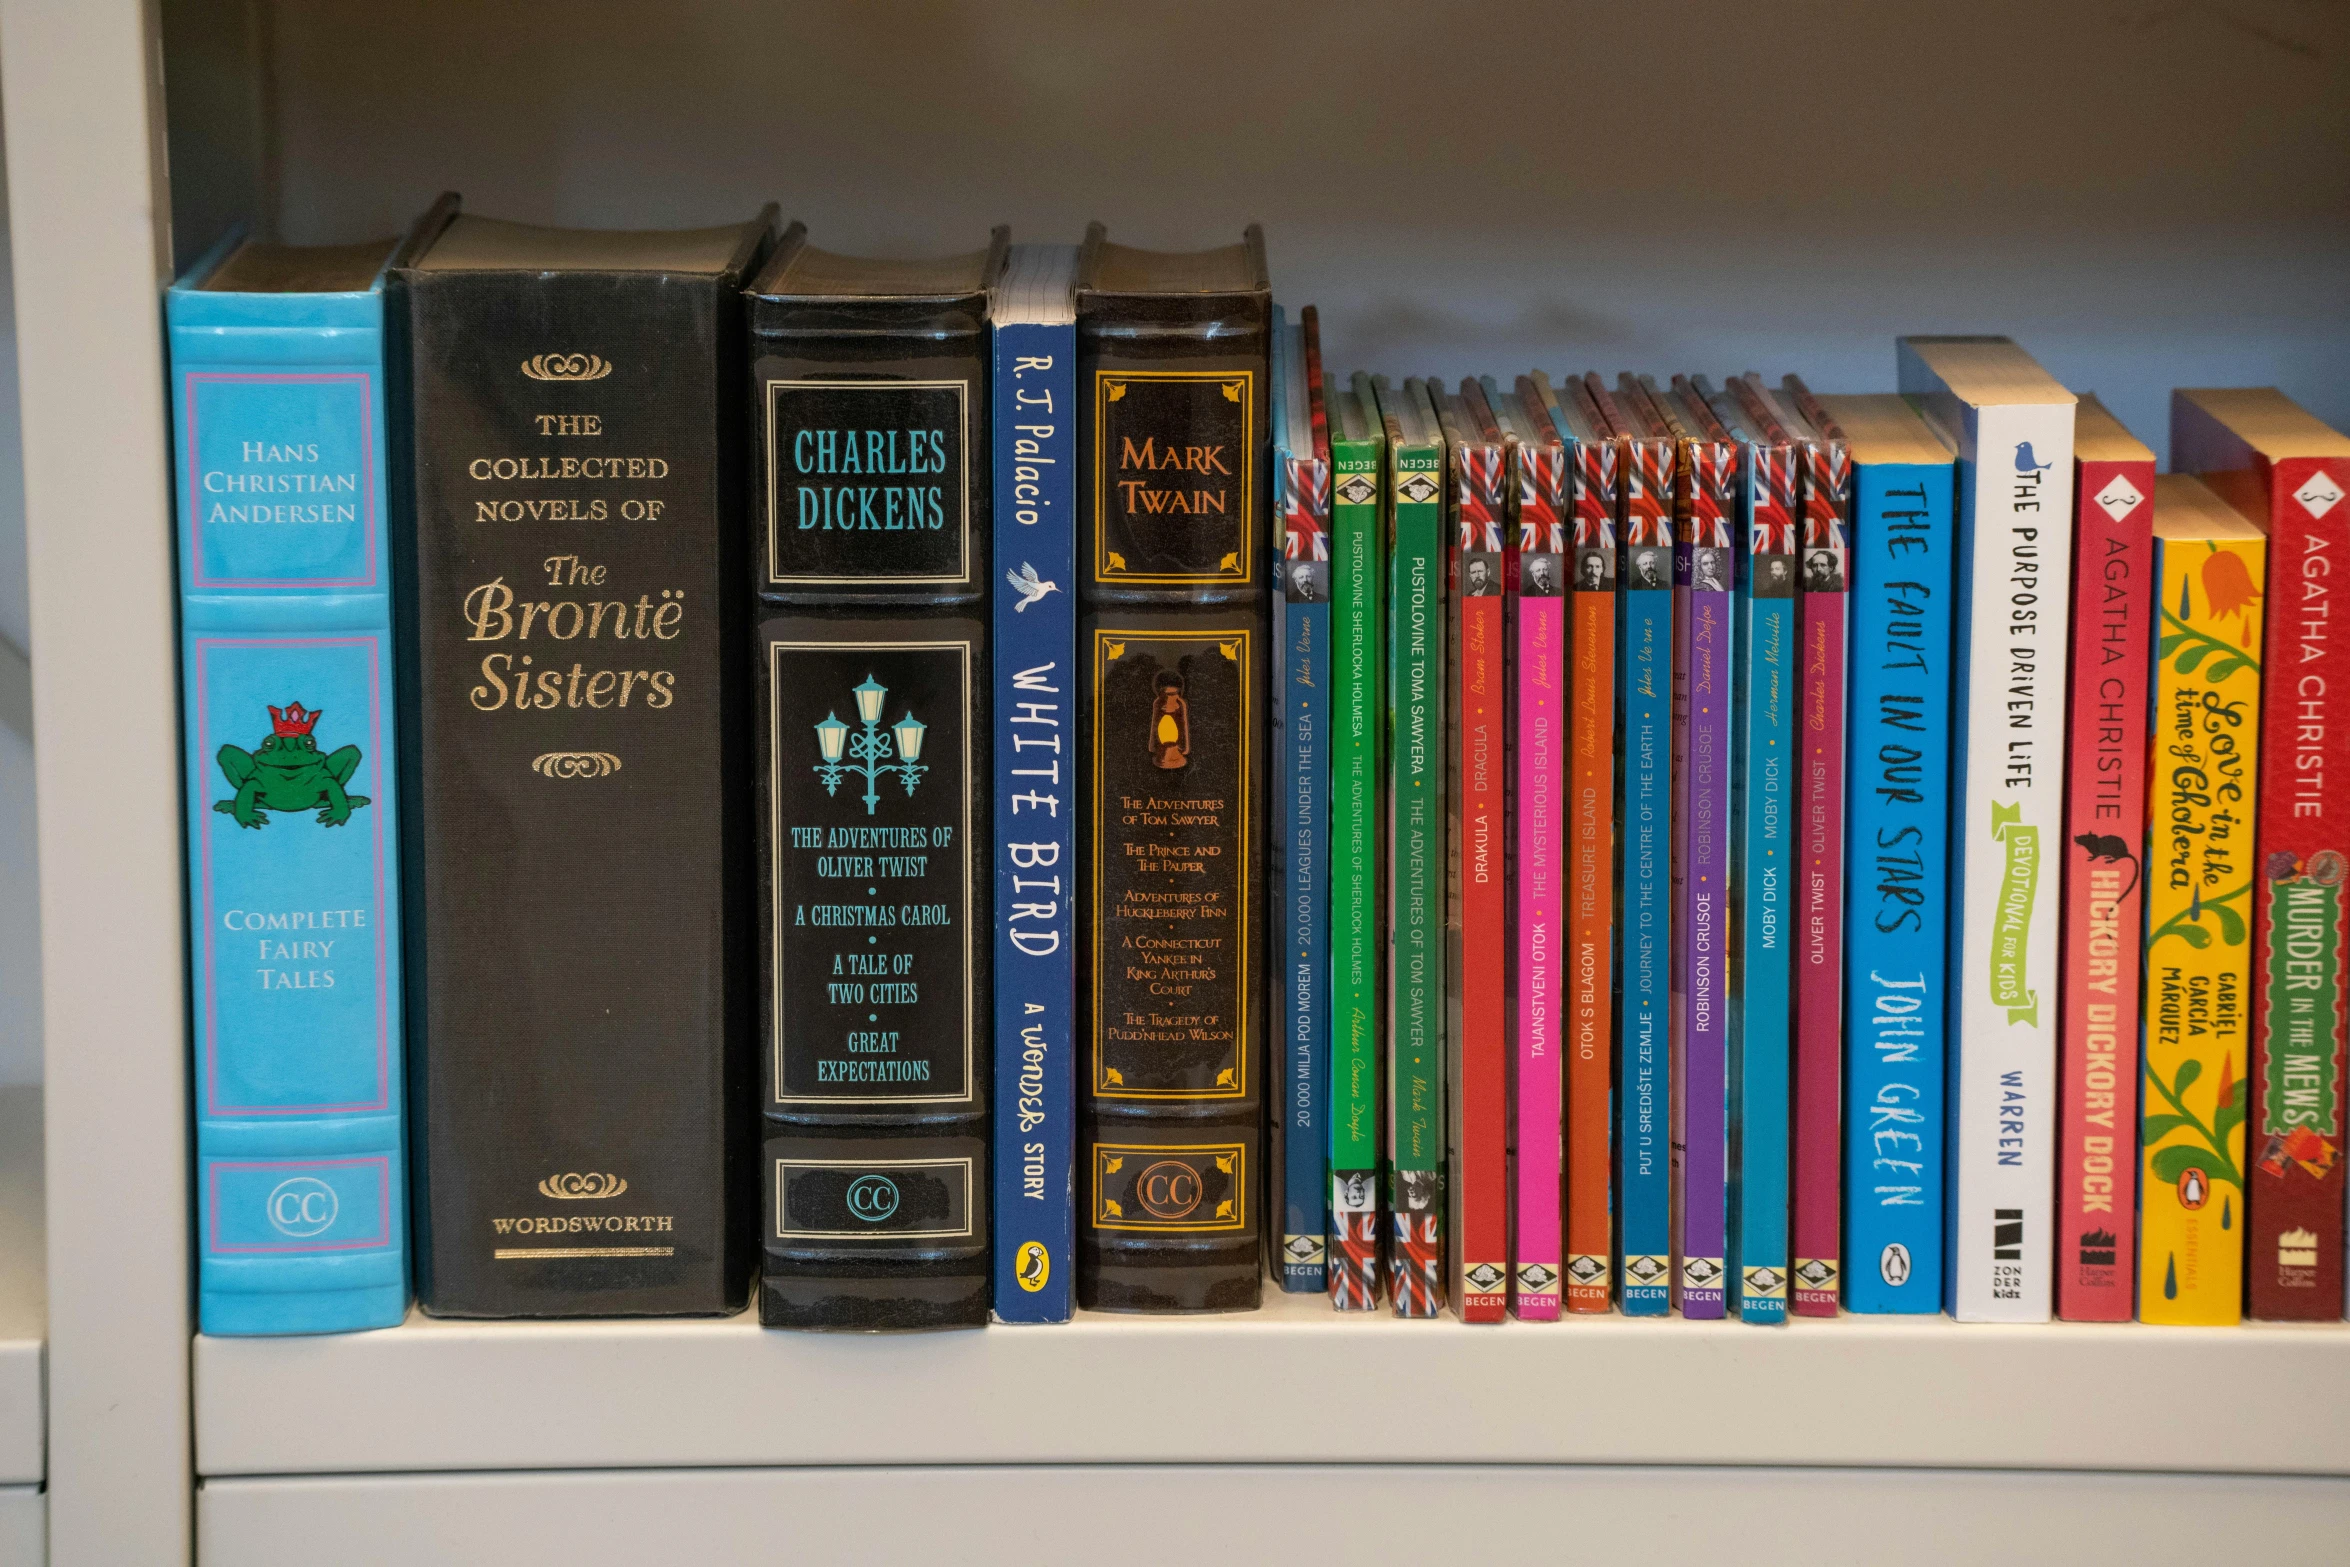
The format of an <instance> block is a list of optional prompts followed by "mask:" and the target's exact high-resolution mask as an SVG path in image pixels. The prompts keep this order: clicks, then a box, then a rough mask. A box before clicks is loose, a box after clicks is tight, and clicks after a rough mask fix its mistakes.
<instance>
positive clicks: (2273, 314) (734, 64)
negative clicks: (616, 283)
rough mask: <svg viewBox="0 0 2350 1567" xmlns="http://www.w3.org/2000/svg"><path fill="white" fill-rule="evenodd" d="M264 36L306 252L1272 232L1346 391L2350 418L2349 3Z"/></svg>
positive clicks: (1820, 0) (277, 4) (274, 142)
mask: <svg viewBox="0 0 2350 1567" xmlns="http://www.w3.org/2000/svg"><path fill="white" fill-rule="evenodd" d="M179 3H181V4H195V3H198V0H179ZM209 3H212V4H218V3H219V0H209ZM254 3H256V4H260V5H261V6H263V8H264V9H263V13H262V14H263V24H262V26H261V27H259V28H258V29H257V30H256V37H257V38H258V40H259V43H258V47H259V49H260V50H261V52H262V54H263V57H264V58H265V59H266V60H267V61H268V62H269V65H268V70H267V72H266V73H265V74H266V82H265V84H264V88H263V95H264V101H265V104H266V113H267V115H268V117H269V118H270V120H271V121H272V122H273V123H274V130H273V131H272V132H271V133H270V134H269V136H268V138H267V140H268V144H269V149H270V151H269V156H268V158H267V159H266V164H267V166H266V167H265V168H264V170H263V171H262V177H263V179H264V181H265V183H266V185H267V186H268V187H272V188H274V190H275V198H274V199H275V203H276V206H277V212H278V217H279V219H280V221H281V224H282V227H283V229H284V232H285V235H286V237H287V238H289V239H295V240H328V239H342V238H356V237H360V236H363V235H365V234H367V233H369V232H371V231H381V232H390V231H391V230H393V229H394V228H396V227H397V226H399V225H400V224H402V223H404V222H405V221H406V220H407V219H408V218H409V217H410V216H411V215H412V214H414V213H415V212H416V211H418V210H419V209H420V208H421V207H422V206H423V205H424V204H425V203H426V202H427V201H429V200H430V199H431V197H432V195H433V194H434V193H435V192H436V191H438V190H440V189H442V188H445V187H454V188H457V189H459V190H462V191H463V192H464V193H465V195H466V198H467V200H468V203H469V205H470V206H471V207H472V208H473V209H474V210H477V211H482V212H487V213H492V214H496V215H503V216H511V217H516V218H522V219H528V220H535V221H542V222H559V223H579V224H609V225H615V226H633V227H654V226H664V225H671V224H684V223H699V222H712V221H721V220H724V219H727V218H732V217H736V216H740V215H747V214H748V213H749V212H750V211H751V210H753V209H754V208H755V207H756V206H757V205H758V204H759V203H761V202H763V201H767V200H780V201H781V202H782V203H783V205H784V208H785V210H786V215H787V216H793V215H796V216H800V217H803V218H805V219H806V220H807V221H808V223H809V225H810V228H811V230H812V231H813V234H814V237H815V239H816V242H817V243H819V244H822V245H826V246H829V247H833V248H838V249H844V250H851V251H856V250H869V251H874V252H898V253H907V254H913V253H921V252H926V251H927V252H937V251H944V250H949V249H962V248H967V247H970V246H973V245H976V244H977V243H979V242H980V236H981V235H982V234H983V232H984V230H985V229H986V227H987V225H989V224H990V223H995V222H1009V223H1011V224H1012V226H1013V232H1014V234H1015V236H1016V237H1028V238H1048V237H1066V238H1075V237H1076V236H1077V235H1078V234H1079V232H1080V231H1081V229H1082V226H1083V224H1084V222H1085V221H1086V220H1087V219H1088V218H1093V217H1099V218H1101V219H1103V220H1104V221H1106V222H1108V223H1109V224H1110V226H1111V230H1112V232H1113V234H1114V235H1116V236H1117V237H1119V238H1122V239H1125V240H1127V241H1129V242H1132V243H1137V244H1142V245H1149V246H1159V247H1166V248H1178V247H1189V246H1193V245H1197V244H1203V243H1213V242H1219V241H1222V240H1224V239H1226V238H1227V237H1228V236H1230V235H1232V234H1234V233H1236V231H1237V230H1238V229H1239V227H1240V226H1241V224H1242V223H1243V222H1245V221H1247V220H1249V219H1252V218H1254V219H1258V220H1261V221H1262V222H1263V223H1264V224H1265V225H1266V231H1267V235H1268V239H1269V243H1270V248H1271V252H1272V257H1273V263H1274V274H1275V280H1276V286H1277V289H1278V292H1279V293H1280V295H1281V297H1282V298H1283V299H1285V300H1286V301H1287V302H1289V303H1290V304H1292V305H1297V304H1304V303H1308V302H1318V303H1319V304H1320V305H1321V306H1322V310H1323V319H1324V333H1325V340H1326V342H1327V344H1328V347H1329V354H1330V360H1331V363H1332V366H1333V368H1335V369H1339V370H1342V371H1343V370H1351V369H1354V368H1367V369H1376V370H1388V371H1393V372H1397V373H1441V374H1443V375H1446V376H1448V377H1449V376H1458V375H1461V374H1465V373H1471V372H1486V371H1490V372H1493V373H1496V374H1502V373H1514V372H1515V371H1517V370H1520V369H1523V368H1525V367H1527V366H1529V365H1535V364H1539V365H1541V366H1544V367H1546V368H1549V369H1551V370H1553V371H1560V370H1567V369H1581V368H1585V367H1598V368H1602V369H1607V370H1610V371H1613V370H1615V369H1624V368H1628V369H1636V370H1652V371H1656V372H1658V373H1669V372H1671V371H1675V370H1705V371H1709V372H1711V373H1713V374H1715V375H1720V374H1722V373H1724V372H1726V371H1734V370H1740V369H1746V368H1753V369H1759V370H1763V371H1765V372H1767V373H1770V374H1772V375H1774V376H1775V375H1777V374H1778V373H1780V372H1782V371H1785V370H1790V369H1791V370H1796V371H1799V372H1801V373H1802V374H1803V375H1805V376H1806V377H1808V378H1809V379H1810V380H1811V381H1812V384H1813V385H1814V386H1815V387H1818V388H1821V389H1826V390H1853V391H1858V390H1868V389H1875V388H1890V386H1891V384H1892V374H1893V352H1892V346H1891V339H1892V338H1893V337H1894V336H1895V335H1896V334H1897V333H1899V332H1904V331H1909V332H1917V331H1928V332H1932V331H2005V332H2011V333H2013V334H2015V335H2016V336H2017V337H2019V338H2021V339H2022V340H2023V341H2024V342H2025V343H2026V344H2027V345H2028V346H2029V347H2031V348H2032V349H2033V350H2034V351H2035V352H2036V353H2037V354H2038V355H2039V356H2040V357H2041V359H2042V360H2043V361H2044V362H2045V363H2046V364H2047V365H2048V367H2049V368H2050V369H2051V370H2052V371H2054V372H2055V373H2056V374H2057V375H2058V376H2059V377H2061V378H2062V379H2064V380H2065V381H2066V382H2068V384H2071V385H2073V386H2075V387H2080V388H2093V389H2095V390H2097V391H2099V392H2100V393H2102V394H2104V395H2105V397H2106V398H2107V401H2108V402H2109V404H2110V405H2111V406H2112V407H2113V408H2114V410H2115V411H2116V412H2117V413H2118V414H2120V415H2121V416H2122V417H2123V418H2124V419H2125V420H2126V421H2127V422H2128V423H2130V424H2131V425H2132V427H2133V428H2135V429H2136V430H2137V431H2138V433H2139V434H2140V435H2141V436H2144V437H2146V438H2147V439H2149V440H2151V441H2153V442H2154V443H2155V444H2156V445H2157V446H2158V447H2159V446H2162V445H2164V444H2165V439H2164V438H2165V435H2166V431H2165V430H2164V423H2165V419H2166V414H2165V408H2166V406H2167V397H2168V390H2169V388H2170V387H2171V386H2173V385H2180V384H2187V385H2210V384H2244V383H2268V382H2274V383H2276V384H2278V385H2281V386H2283V387H2285V388H2286V389H2287V390H2288V391H2289V392H2291V393H2292V394H2293V395H2295V396H2297V397H2299V398H2301V399H2302V400H2303V401H2304V402H2306V403H2308V404H2309V405H2310V406H2311V407H2312V408H2314V409H2315V410H2316V411H2318V412H2319V413H2320V414H2322V415H2324V416H2326V417H2328V418H2330V419H2332V420H2333V421H2334V422H2335V423H2336V424H2338V425H2345V426H2350V7H2345V6H2343V5H2341V4H2339V3H2334V0H1977V3H1975V4H1972V5H1948V4H1934V5H1927V4H1921V3H1918V0H1764V3H1756V0H1677V3H1674V0H1652V3H1647V4H1626V3H1624V0H1564V3H1536V0H1482V3H1471V4H1457V5H1450V6H1424V5H1414V4H1408V3H1404V0H1352V3H1349V4H1319V5H1306V4H1295V3H1285V0H1191V3H1187V4H1182V5H1169V4H1141V3H1130V4H1120V5H1101V4H1088V3H1084V0H991V3H978V0H970V3H949V0H937V3H927V4H916V3H905V0H832V3H821V4H811V3H801V4H777V3H767V4H760V3H754V0H665V3H663V4H660V5H654V6H647V5H643V4H638V3H633V0H569V3H563V4H554V3H548V0H507V3H502V4H499V5H492V6H485V5H471V4H464V3H460V0H412V3H408V4H403V5H388V6H387V5H375V4H368V5H360V4H350V3H323V0H254Z"/></svg>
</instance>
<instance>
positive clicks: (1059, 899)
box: [992, 245, 1077, 1322]
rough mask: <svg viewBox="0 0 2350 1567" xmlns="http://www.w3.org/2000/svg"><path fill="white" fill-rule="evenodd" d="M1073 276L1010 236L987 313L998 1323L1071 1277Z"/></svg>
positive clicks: (1061, 1295) (1072, 263)
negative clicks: (1054, 764)
mask: <svg viewBox="0 0 2350 1567" xmlns="http://www.w3.org/2000/svg"><path fill="white" fill-rule="evenodd" d="M1076 276H1077V251H1076V248H1075V247H1074V246H1065V245H1016V246H1014V247H1013V248H1012V259H1011V261H1010V263H1009V265H1008V267H1007V269H1006V275H1005V280H1004V284H1003V286H1002V288H1001V289H1000V290H999V291H998V293H997V295H996V299H995V303H994V306H993V311H992V314H993V318H994V323H995V421H994V427H995V445H996V449H995V453H994V458H995V565H996V570H997V577H996V585H995V598H994V608H995V614H994V628H993V629H994V633H995V659H994V667H995V774H996V776H995V786H994V795H995V864H996V872H995V875H996V905H995V906H996V908H997V909H998V910H999V911H1000V917H999V918H998V920H997V921H996V945H995V1063H996V1064H995V1071H996V1084H995V1094H996V1097H995V1235H996V1240H995V1307H994V1310H995V1317H996V1320H997V1321H999V1322H1066V1321H1068V1320H1069V1315H1070V1308H1071V1294H1070V1286H1071V1283H1072V1281H1073V1280H1074V1279H1075V1278H1076V1276H1077V1258H1076V1242H1077V1214H1076V1209H1075V1207H1074V1187H1073V1185H1072V1179H1073V1176H1072V1172H1073V1169H1074V1165H1073V1163H1072V1160H1073V1158H1074V1149H1075V1128H1076V1116H1077V1077H1076V1068H1075V1061H1076V1056H1075V1054H1074V1052H1075V1049H1076V1040H1075V1038H1074V1037H1073V1035H1072V1032H1071V1027H1072V1023H1073V1020H1074V1019H1075V1017H1076V1009H1077V927H1076V902H1075V899H1076V892H1077V888H1076V884H1075V881H1074V880H1073V878H1074V876H1075V874H1076V866H1077V822H1076V812H1075V809H1074V806H1075V799H1076V796H1075V794H1074V793H1073V792H1072V790H1073V786H1074V783H1075V776H1074V771H1073V768H1072V765H1071V758H1070V755H1069V753H1068V751H1067V750H1066V749H1064V748H1065V747H1066V746H1067V745H1068V744H1069V743H1070V741H1071V740H1072V738H1073V737H1074V736H1075V734H1076V707H1075V705H1074V700H1075V698H1074V693H1075V691H1076V688H1077V686H1076V680H1077V669H1076V658H1077V602H1076V582H1077V315H1076V310H1075V305H1074V298H1073V295H1072V292H1071V291H1072V289H1073V288H1074V286H1075V283H1076ZM1055 757H1058V758H1059V760H1060V762H1061V763H1062V766H1061V769H1060V778H1061V779H1062V780H1064V781H1065V782H1063V783H1053V782H1049V781H1047V780H1048V779H1049V777H1050V774H1051V771H1052V770H1051V769H1050V768H1049V767H1040V766H1039V765H1038V764H1039V762H1041V761H1049V760H1051V759H1052V758H1055ZM1014 769H1019V770H1020V772H1019V776H1014Z"/></svg>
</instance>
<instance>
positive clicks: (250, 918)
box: [168, 239, 408, 1333]
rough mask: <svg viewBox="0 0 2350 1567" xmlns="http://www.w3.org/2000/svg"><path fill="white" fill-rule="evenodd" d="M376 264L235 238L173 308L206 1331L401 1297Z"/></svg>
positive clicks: (395, 862)
mask: <svg viewBox="0 0 2350 1567" xmlns="http://www.w3.org/2000/svg"><path fill="white" fill-rule="evenodd" d="M392 254H393V243H392V241H390V240H388V239H386V240H380V241H378V242H376V243H374V244H371V245H351V246H343V247H334V248H297V247H292V246H284V245H263V244H235V243H233V242H231V243H228V244H224V245H223V246H222V248H221V249H220V250H218V251H215V252H214V253H213V254H212V255H210V256H207V257H206V258H205V259H204V260H203V261H202V262H200V263H198V265H197V266H196V267H195V269H194V270H193V271H191V272H190V273H189V274H188V276H187V277H186V278H185V279H183V280H182V281H181V282H180V283H179V285H178V286H177V287H175V288H173V289H172V291H171V295H170V301H169V306H168V310H169V317H170V323H171V408H172V419H173V425H174V432H175V434H176V435H177V437H178V453H177V455H178V462H177V463H176V465H175V471H176V475H177V479H178V500H179V540H180V551H179V553H180V637H181V677H182V680H183V682H184V686H183V691H184V701H185V703H186V713H187V728H186V746H187V773H186V780H187V782H186V788H187V813H188V817H187V842H188V928H189V932H190V941H189V957H190V959H191V963H190V977H191V979H192V981H193V992H194V994H193V1005H192V1008H191V1020H192V1022H193V1025H194V1028H193V1035H194V1043H195V1094H196V1203H197V1219H196V1245H197V1293H196V1310H197V1322H198V1325H199V1326H200V1327H201V1328H202V1329H203V1331H205V1332H207V1333H328V1332H337V1331H341V1330H344V1329H349V1328H380V1327H390V1326H391V1325H393V1324H395V1323H397V1322H398V1321H399V1320H400V1318H401V1316H402V1314H403V1313H404V1312H405V1311H406V1310H407V1305H408V1271H407V1255H408V1235H407V1232H408V1218H407V1208H408V1203H407V1195H408V1191H407V1186H408V1183H407V1172H406V1168H405V1166H406V1156H405V1148H406V1141H407V1139H406V1135H405V1128H404V1126H403V1124H402V1114H401V1099H402V1094H401V1082H400V1074H401V1067H402V1062H401V1054H402V1052H401V1038H402V1030H401V1018H402V1007H401V999H400V993H399V985H400V926H399V915H400V911H399V906H398V897H399V845H400V834H399V820H398V816H397V811H396V801H395V791H394V788H393V782H392V780H393V779H394V777H395V776H397V774H396V769H395V767H394V765H393V749H394V741H393V725H394V713H395V711H396V709H395V706H394V703H393V699H392V669H393V657H392V594H391V558H390V548H389V540H388V538H387V536H386V531H385V530H386V520H387V515H388V508H387V506H386V504H385V485H384V395H383V370H384V365H383V342H384V337H383V333H384V296H383V273H384V267H385V264H386V262H388V261H389V260H390V259H391V258H392Z"/></svg>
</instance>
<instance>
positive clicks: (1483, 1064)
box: [1453, 441, 1510, 1322]
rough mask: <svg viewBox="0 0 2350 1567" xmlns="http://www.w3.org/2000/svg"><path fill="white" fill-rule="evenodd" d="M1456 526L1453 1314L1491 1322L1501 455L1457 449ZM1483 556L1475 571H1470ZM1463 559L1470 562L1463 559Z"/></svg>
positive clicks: (1501, 903)
mask: <svg viewBox="0 0 2350 1567" xmlns="http://www.w3.org/2000/svg"><path fill="white" fill-rule="evenodd" d="M1457 456H1458V464H1459V466H1458V475H1459V478H1458V482H1459V485H1460V492H1459V497H1458V498H1459V504H1460V528H1459V540H1458V549H1457V550H1456V551H1455V561H1454V583H1455V589H1454V591H1455V595H1456V596H1455V598H1454V601H1453V603H1454V613H1455V614H1456V615H1457V616H1458V617H1459V621H1458V624H1459V627H1460V659H1459V662H1458V670H1459V674H1458V683H1457V685H1456V687H1455V691H1454V701H1455V704H1456V705H1455V707H1454V709H1453V711H1454V712H1455V713H1456V714H1457V715H1458V719H1457V727H1456V729H1455V730H1454V733H1455V736H1456V743H1457V744H1458V745H1459V747H1460V753H1459V756H1458V757H1457V758H1456V761H1455V766H1456V767H1457V769H1458V773H1457V776H1458V777H1459V780H1460V789H1459V794H1458V799H1459V802H1460V804H1459V812H1460V814H1459V831H1458V833H1457V834H1456V837H1455V843H1456V845H1457V847H1456V849H1455V853H1456V854H1457V856H1458V858H1457V861H1456V864H1457V865H1458V867H1459V869H1458V871H1457V873H1456V876H1457V879H1456V882H1455V889H1454V896H1455V897H1456V898H1458V900H1459V910H1460V932H1461V935H1460V941H1461V946H1460V962H1459V966H1458V969H1457V972H1458V974H1459V976H1460V980H1459V983H1460V994H1461V1010H1460V1019H1461V1026H1460V1035H1459V1039H1458V1042H1457V1044H1456V1046H1455V1048H1457V1049H1458V1050H1459V1051H1460V1053H1461V1055H1460V1084H1461V1094H1460V1118H1461V1120H1460V1128H1461V1129H1460V1168H1459V1170H1458V1171H1456V1172H1455V1175H1456V1178H1457V1179H1458V1180H1459V1181H1460V1184H1461V1196H1460V1233H1459V1234H1458V1236H1457V1237H1455V1240H1454V1244H1455V1245H1456V1246H1458V1247H1459V1248H1460V1261H1461V1274H1460V1278H1461V1284H1460V1314H1461V1320H1462V1321H1463V1322H1499V1321H1501V1320H1502V1318H1503V1317H1504V1316H1505V1315H1506V1314H1507V1308H1508V1305H1509V1262H1510V1237H1509V1050H1510V1037H1509V1015H1508V1006H1509V1002H1508V987H1509V898H1508V875H1507V869H1506V868H1507V865H1508V824H1507V817H1506V811H1507V793H1506V791H1507V788H1508V784H1507V782H1506V779H1507V776H1508V768H1509V754H1508V727H1507V725H1508V719H1507V713H1508V710H1509V702H1508V691H1507V689H1506V687H1505V685H1504V672H1505V670H1506V668H1507V665H1506V663H1505V661H1504V658H1503V647H1504V643H1505V636H1506V631H1505V617H1504V615H1503V613H1502V605H1503V600H1502V583H1501V581H1500V573H1499V570H1498V569H1497V568H1499V567H1501V566H1502V564H1503V561H1504V543H1505V540H1504V537H1503V528H1502V523H1503V516H1502V508H1503V505H1504V500H1503V494H1502V466H1503V448H1502V447H1501V446H1500V445H1498V444H1490V443H1485V442H1474V441H1472V442H1469V443H1466V444H1464V445H1463V446H1462V447H1461V448H1460V449H1459V451H1458V454H1457ZM1480 556H1482V557H1485V559H1484V561H1483V562H1482V564H1484V566H1485V572H1484V574H1483V575H1482V576H1480V575H1479V573H1478V571H1477V566H1478V564H1479V563H1480V562H1479V560H1478V557H1480ZM1464 560H1466V561H1467V562H1469V564H1468V565H1466V566H1464V565H1463V564H1462V562H1463V561H1464Z"/></svg>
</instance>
